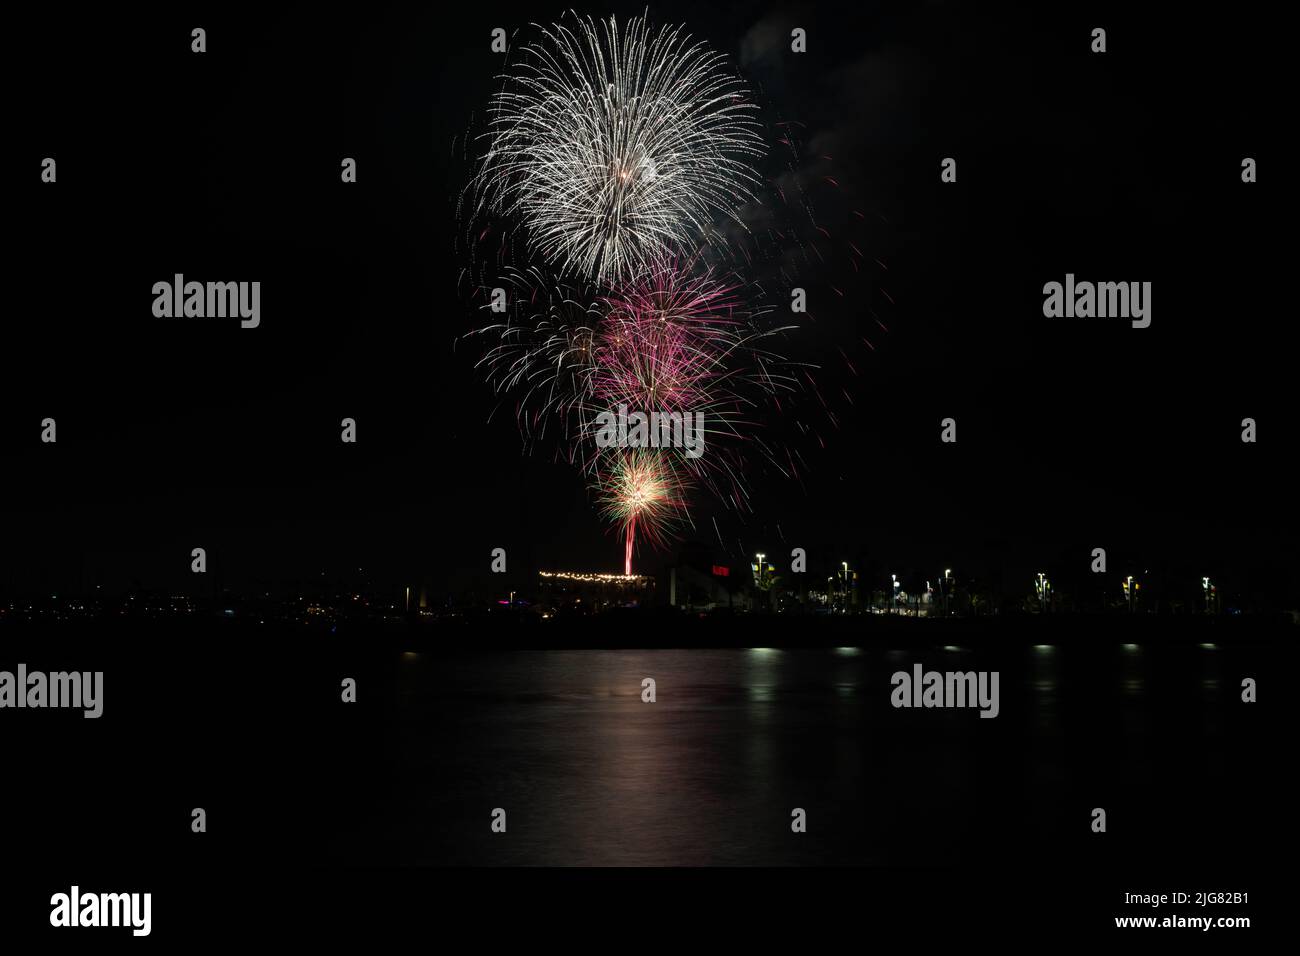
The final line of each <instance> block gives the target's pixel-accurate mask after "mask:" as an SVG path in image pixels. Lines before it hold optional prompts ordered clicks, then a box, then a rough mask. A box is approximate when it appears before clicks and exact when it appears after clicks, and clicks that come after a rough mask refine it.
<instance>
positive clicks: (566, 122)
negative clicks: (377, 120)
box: [477, 18, 763, 283]
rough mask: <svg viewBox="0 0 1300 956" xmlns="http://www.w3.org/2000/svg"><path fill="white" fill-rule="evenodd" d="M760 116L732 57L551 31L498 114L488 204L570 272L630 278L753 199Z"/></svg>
mask: <svg viewBox="0 0 1300 956" xmlns="http://www.w3.org/2000/svg"><path fill="white" fill-rule="evenodd" d="M755 110H756V107H755V105H754V104H753V103H751V102H749V100H748V99H747V95H746V90H745V87H744V85H743V84H742V83H741V81H740V80H739V78H738V77H736V76H735V75H734V74H733V73H731V72H730V71H729V70H728V69H727V68H726V61H725V59H724V58H723V57H722V56H720V55H718V54H715V53H712V52H710V51H709V50H708V48H707V47H706V46H704V44H702V43H692V42H691V39H690V37H688V36H684V35H683V34H682V33H681V31H680V30H671V29H667V28H661V29H658V30H656V29H653V28H652V27H651V26H650V24H649V23H648V22H647V21H646V20H645V19H633V20H631V21H629V22H628V23H627V25H626V26H625V27H623V28H620V27H619V25H618V23H617V22H616V21H615V20H614V19H613V18H610V19H609V20H607V21H604V22H602V23H600V24H597V23H596V22H595V21H593V20H590V19H581V18H575V19H574V21H573V23H572V24H571V25H568V24H555V25H552V26H550V27H545V28H542V30H541V38H540V39H539V40H537V41H535V42H532V43H529V44H528V45H526V46H525V47H524V48H523V50H522V53H521V56H520V59H519V61H518V62H517V63H516V64H515V66H514V68H513V70H512V71H511V72H510V73H509V74H508V75H507V76H506V77H505V78H504V85H503V88H502V90H501V92H500V93H499V94H498V95H497V97H496V99H495V101H494V102H493V104H492V107H491V110H490V117H491V120H490V130H489V132H488V133H487V134H486V138H487V141H488V152H487V156H486V161H485V162H484V165H483V169H482V171H481V173H480V175H479V177H478V181H477V186H478V189H479V196H480V201H481V202H483V203H486V204H488V205H490V206H491V207H493V208H495V209H497V210H498V211H499V212H500V213H501V215H503V216H506V217H509V218H512V219H513V220H515V221H516V222H517V223H518V224H519V225H520V227H521V228H522V229H523V230H524V231H525V234H526V239H527V241H528V243H529V244H530V246H531V247H532V249H533V250H534V252H535V253H536V254H537V255H538V256H539V257H540V258H542V259H544V260H546V261H548V262H553V263H555V264H556V265H557V267H559V268H560V269H561V270H562V271H564V272H567V273H571V274H574V275H576V276H579V277H582V278H586V279H590V280H594V281H596V282H600V283H610V282H615V281H619V280H626V279H630V278H635V277H636V276H638V275H640V274H642V273H643V272H645V271H646V270H647V269H648V268H650V267H651V266H653V264H654V263H655V262H656V261H658V260H660V259H662V258H663V257H665V256H667V255H676V254H681V253H684V252H688V251H690V250H692V249H693V248H694V247H695V246H696V245H697V244H698V243H700V242H702V241H705V240H706V239H707V238H708V237H710V236H712V235H714V234H715V230H714V219H715V218H716V217H718V216H723V217H730V218H732V219H733V220H734V218H735V210H736V209H737V207H739V206H740V205H742V204H743V203H744V202H745V201H746V200H747V199H748V198H750V197H751V196H752V195H753V193H754V191H755V189H756V187H757V186H758V183H759V180H758V178H757V176H756V175H755V173H754V171H753V165H752V163H753V160H754V159H755V158H757V157H759V156H761V155H762V154H763V141H762V138H761V136H760V135H759V125H758V123H757V121H756V120H755V118H754V112H755Z"/></svg>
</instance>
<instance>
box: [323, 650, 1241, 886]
mask: <svg viewBox="0 0 1300 956" xmlns="http://www.w3.org/2000/svg"><path fill="white" fill-rule="evenodd" d="M1189 651H1190V653H1193V654H1195V655H1196V657H1195V660H1189V661H1188V673H1187V674H1186V675H1181V674H1175V675H1174V676H1173V677H1171V678H1169V682H1170V684H1171V685H1172V686H1175V687H1179V686H1183V685H1184V684H1185V685H1186V686H1187V687H1189V688H1191V689H1192V691H1191V693H1192V695H1193V697H1194V699H1195V700H1197V701H1200V700H1204V699H1206V698H1207V695H1209V694H1211V693H1214V694H1217V693H1218V692H1219V691H1218V687H1219V680H1220V678H1219V674H1218V671H1217V667H1218V665H1217V663H1216V664H1215V669H1214V670H1210V669H1206V668H1208V667H1209V664H1207V663H1206V662H1205V661H1204V660H1203V659H1205V658H1209V659H1211V660H1212V661H1215V662H1217V660H1218V656H1217V655H1214V654H1211V653H1207V652H1205V651H1194V650H1190V649H1189ZM1073 654H1074V651H1072V650H1070V649H1069V648H1062V647H1057V646H1054V645H1037V646H1034V647H1033V648H1021V649H1012V650H1006V651H1002V652H996V651H994V652H990V651H988V650H985V649H980V648H972V649H968V650H963V649H960V648H955V647H953V646H951V645H950V646H947V647H942V648H939V647H932V648H917V649H915V650H899V649H894V650H888V651H886V650H880V649H870V648H868V649H859V648H829V649H825V650H782V649H776V648H751V649H741V650H731V649H695V650H595V651H591V650H573V651H532V652H523V651H521V652H510V653H497V654H490V655H475V656H461V657H451V658H443V657H439V656H438V655H433V654H416V653H406V654H402V655H400V658H398V660H397V666H396V668H395V671H394V676H393V680H394V681H395V682H396V685H397V689H398V691H399V694H398V695H397V696H396V700H397V701H398V703H397V705H396V712H395V713H394V714H393V715H392V717H391V719H390V722H389V723H388V724H386V725H385V727H384V732H383V736H382V739H380V740H377V741H374V742H373V748H374V751H375V752H376V754H377V755H376V756H375V758H374V759H375V760H376V761H377V762H378V763H379V765H380V767H381V770H382V772H377V773H376V776H377V777H378V778H379V779H380V780H382V782H383V785H382V786H378V785H377V786H376V787H375V788H374V789H375V792H374V795H373V796H372V797H371V798H370V800H371V809H370V812H369V813H368V814H361V816H360V819H361V822H360V823H359V824H358V825H357V828H356V830H354V831H350V832H348V833H347V835H346V840H344V844H345V846H346V847H347V848H348V850H347V853H348V854H349V859H353V860H354V861H356V858H358V857H359V858H360V860H361V861H362V862H365V861H370V862H407V863H440V862H446V863H484V864H491V863H513V864H543V865H551V864H555V865H589V864H590V865H621V864H627V865H660V864H665V865H704V864H800V863H807V864H815V863H828V862H831V863H882V862H912V861H913V857H912V855H913V854H916V853H920V854H921V855H922V857H923V858H924V860H925V862H927V863H934V864H945V863H952V862H956V861H958V860H964V859H969V858H970V857H971V855H972V853H974V852H975V851H974V849H973V847H972V840H975V841H976V842H978V841H979V839H981V836H980V834H989V835H988V836H987V837H983V838H985V839H988V840H995V837H994V836H993V835H992V833H991V831H990V828H989V827H987V826H985V825H984V824H983V822H982V821H985V820H986V819H987V818H988V817H989V815H990V814H992V815H993V816H998V815H999V814H1005V813H1007V812H1008V811H1007V810H1006V807H1008V806H1011V805H1014V806H1020V805H1022V804H1024V805H1025V806H1027V807H1029V808H1031V809H1029V810H1027V811H1026V812H1025V813H1024V814H1023V819H1021V818H1017V820H1016V821H1015V823H1014V825H1016V826H1021V827H1029V828H1049V827H1051V826H1053V825H1055V823H1054V818H1053V817H1052V815H1051V812H1050V807H1052V806H1056V805H1058V804H1060V802H1061V800H1062V799H1063V797H1062V794H1061V791H1062V788H1063V787H1065V786H1067V785H1068V784H1070V783H1071V782H1072V781H1073V780H1074V779H1075V777H1076V774H1074V773H1067V767H1068V766H1069V764H1067V760H1070V759H1073V760H1075V761H1078V760H1080V759H1083V758H1081V757H1080V755H1079V754H1080V748H1081V747H1085V746H1092V747H1096V748H1097V753H1098V755H1099V756H1098V757H1097V761H1098V763H1097V767H1096V768H1094V775H1096V774H1101V775H1105V774H1114V775H1115V776H1116V778H1117V779H1120V780H1123V779H1129V778H1132V777H1133V776H1134V775H1137V774H1141V773H1147V774H1149V773H1151V771H1150V769H1149V768H1146V769H1144V764H1146V763H1149V760H1150V754H1151V753H1153V752H1155V753H1159V748H1160V746H1162V745H1161V744H1160V741H1159V740H1157V739H1156V738H1157V736H1158V735H1157V734H1156V732H1155V730H1154V729H1153V726H1152V720H1151V714H1152V713H1153V712H1156V711H1159V710H1160V709H1161V708H1160V707H1158V706H1156V704H1154V703H1153V702H1150V701H1149V700H1147V699H1146V694H1147V676H1148V669H1149V667H1150V661H1149V659H1148V658H1149V656H1150V655H1148V654H1147V653H1146V651H1145V650H1144V649H1143V648H1141V647H1138V646H1136V645H1125V646H1123V648H1121V649H1119V650H1118V651H1117V650H1116V649H1115V648H1114V645H1112V646H1111V650H1110V651H1109V656H1107V654H1105V653H1102V652H1097V653H1096V654H1095V655H1094V656H1093V657H1092V658H1089V659H1088V661H1092V663H1088V662H1087V661H1085V662H1084V664H1083V665H1081V666H1076V664H1075V662H1076V660H1078V658H1076V657H1074V656H1072V655H1073ZM1096 661H1100V662H1101V663H1096ZM918 662H919V663H921V664H922V665H923V667H924V669H926V670H933V669H937V670H944V669H961V670H988V669H994V670H999V672H1000V673H1001V692H1000V694H1001V701H1000V715H999V717H998V718H997V719H994V720H982V719H979V718H978V716H977V711H976V710H974V709H971V710H955V709H934V710H926V709H920V710H912V709H895V708H893V707H892V706H891V705H890V696H891V691H892V685H891V683H890V676H891V674H893V673H894V672H895V671H897V670H909V671H910V668H911V666H912V665H913V664H914V663H918ZM1072 674H1073V675H1074V676H1073V677H1072V676H1071V675H1072ZM1184 676H1185V679H1184ZM647 677H649V678H653V679H654V681H655V696H656V699H655V702H654V703H645V702H643V700H642V693H643V688H642V681H643V680H644V679H645V678H647ZM1162 679H1163V678H1162ZM1115 687H1118V688H1119V689H1120V691H1121V695H1122V696H1121V698H1118V699H1117V698H1114V697H1113V693H1114V692H1113V691H1111V690H1108V688H1115ZM1211 688H1213V690H1212V689H1211ZM1119 706H1122V707H1123V708H1124V709H1122V710H1116V709H1115V708H1116V707H1119ZM1197 723H1200V724H1201V725H1202V726H1203V727H1204V729H1205V730H1206V732H1207V733H1208V732H1212V731H1214V729H1215V728H1214V726H1213V725H1212V724H1209V723H1208V722H1207V721H1204V720H1203V721H1199V722H1197ZM1072 727H1073V728H1074V731H1071V728H1072ZM1075 731H1077V732H1075ZM1192 736H1193V737H1194V736H1195V735H1194V734H1193V735H1192ZM1067 738H1068V739H1070V740H1073V741H1075V743H1073V744H1072V745H1071V747H1070V748H1067V747H1066V740H1067ZM1081 742H1082V743H1081ZM1089 779H1091V778H1089ZM1004 788H1010V789H1007V790H1006V792H1005V793H1004V792H1003V789H1004ZM990 801H992V802H990ZM1008 801H1010V802H1008ZM494 807H503V808H505V809H506V810H507V812H508V815H509V816H508V819H509V828H508V837H500V838H494V836H493V834H491V833H490V830H489V828H488V826H487V823H486V821H487V820H488V813H489V811H490V810H491V809H492V808H494ZM794 807H801V808H804V809H806V810H807V812H808V820H809V827H808V831H807V833H804V834H799V835H795V834H792V833H791V832H790V829H789V819H790V811H791V810H792V809H793V808H794ZM882 821H887V825H884V826H882V825H881V822H882ZM498 836H499V835H498ZM341 839H342V838H341Z"/></svg>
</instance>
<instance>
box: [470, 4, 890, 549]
mask: <svg viewBox="0 0 1300 956" xmlns="http://www.w3.org/2000/svg"><path fill="white" fill-rule="evenodd" d="M535 31H536V34H537V35H536V38H535V39H533V40H531V41H528V42H526V43H524V44H523V45H522V47H520V49H519V52H518V53H517V55H512V61H511V64H510V66H508V67H507V71H506V73H505V75H504V76H503V77H502V78H501V87H500V90H499V92H498V93H497V94H496V96H495V97H494V98H493V101H492V103H491V105H490V108H489V111H488V114H487V120H486V130H485V131H484V132H482V133H481V134H480V135H478V136H476V137H472V138H470V137H467V142H475V143H477V144H479V150H478V151H477V154H476V155H475V156H474V157H473V159H472V160H471V161H472V162H474V163H475V169H474V172H473V174H472V176H471V181H470V185H469V187H468V188H467V189H466V191H465V193H464V194H463V196H462V202H461V214H462V219H463V221H464V222H465V233H464V235H465V238H466V240H467V243H468V246H469V249H470V251H471V252H472V254H473V263H472V265H471V266H470V267H469V268H467V269H466V271H465V273H464V275H465V276H466V278H467V280H468V281H467V292H468V293H469V297H470V298H471V300H472V301H474V303H475V305H476V308H477V309H478V311H480V313H481V314H482V315H484V316H489V317H490V321H489V322H488V323H487V324H484V325H482V326H481V327H479V328H477V329H476V330H475V331H474V332H473V333H471V337H472V338H474V339H476V340H478V341H479V342H480V343H481V346H482V348H481V355H480V358H479V360H478V368H479V370H480V371H481V372H482V373H483V375H484V377H485V378H486V379H487V381H488V383H489V384H490V385H491V386H492V388H493V389H494V391H495V392H496V394H497V395H498V397H499V398H500V400H501V402H500V405H499V406H498V408H500V409H502V410H504V408H506V407H510V406H513V413H514V417H515V419H516V421H517V423H518V427H519V430H520V433H521V435H522V436H523V439H524V443H525V446H526V448H528V449H529V450H533V449H536V448H538V447H541V446H543V445H545V446H546V447H548V448H553V449H554V453H555V455H556V457H558V458H561V459H563V460H566V461H568V462H569V463H571V464H573V465H574V466H576V467H578V468H580V469H581V471H582V472H583V474H584V475H585V476H586V480H587V482H588V484H589V486H590V488H591V490H592V492H593V495H594V497H595V498H596V500H597V501H598V503H599V505H600V510H601V513H602V514H603V516H604V517H605V518H606V519H608V520H610V521H612V522H613V523H614V524H615V526H616V527H617V528H618V529H619V530H620V533H621V535H622V537H623V540H624V545H625V552H626V553H625V560H624V567H625V569H626V571H627V573H631V559H632V554H633V552H634V550H635V548H636V547H637V546H638V543H639V542H645V543H647V544H648V545H650V546H652V547H662V546H663V545H665V544H666V543H667V542H668V541H669V540H670V539H671V538H672V537H673V536H674V534H675V533H676V532H678V531H680V530H681V529H682V528H683V527H684V526H689V525H691V524H692V521H691V515H690V509H689V502H688V497H689V492H691V491H694V490H699V491H701V492H704V493H707V494H708V495H710V496H712V497H713V498H714V499H715V500H717V501H718V502H720V503H721V504H722V505H723V506H724V507H726V508H729V509H734V510H735V511H736V512H738V513H747V512H750V511H751V510H752V509H751V507H750V502H749V499H750V490H749V482H748V481H747V479H746V475H747V473H749V474H751V475H752V474H753V469H752V467H751V466H752V464H753V462H754V461H755V460H758V461H760V462H762V463H763V465H764V467H765V468H766V467H770V468H771V469H772V470H773V471H775V472H777V473H779V474H782V475H786V476H789V475H791V474H795V473H797V471H798V467H799V466H798V463H797V459H798V458H799V452H798V451H797V450H792V449H791V448H790V447H789V446H788V443H785V442H777V443H773V442H771V441H769V440H767V439H765V438H764V437H763V433H764V423H765V422H767V421H770V419H771V418H772V417H773V416H772V412H773V410H779V411H781V412H782V413H785V412H786V410H787V404H785V402H784V398H783V396H787V395H790V394H791V393H795V392H802V391H809V390H811V391H813V392H817V397H818V399H819V400H820V408H821V410H822V411H823V412H824V413H825V414H826V415H827V417H828V418H829V419H830V420H831V422H832V424H837V423H836V422H835V421H834V417H833V413H832V412H830V410H829V409H828V407H827V403H826V401H825V399H824V397H823V396H822V395H821V393H820V392H819V391H818V384H817V383H816V381H815V380H814V378H813V376H812V375H811V374H810V370H811V366H810V365H809V364H808V363H799V362H793V361H791V360H789V359H787V358H786V357H784V356H783V355H782V354H781V352H780V349H781V347H782V343H783V341H784V340H785V339H786V337H787V334H788V333H790V332H792V331H793V330H794V329H795V328H796V326H795V325H794V324H792V323H785V324H782V323H780V322H778V321H776V319H775V316H776V315H777V314H778V309H781V308H785V309H788V308H789V306H788V302H789V299H788V290H789V288H790V286H791V285H792V284H793V283H792V281H791V280H792V273H791V270H792V269H797V268H798V264H799V263H800V262H806V261H810V260H811V259H813V258H814V257H816V258H817V259H821V257H822V253H821V251H820V250H819V249H818V248H817V243H818V242H819V241H820V240H822V239H823V238H825V237H829V233H828V232H827V231H826V230H825V229H824V228H822V227H820V226H819V225H818V224H817V221H816V217H815V216H814V215H813V213H812V209H811V207H810V205H809V204H808V203H807V201H806V199H805V198H804V197H803V193H802V187H801V186H799V182H798V177H797V176H795V175H794V174H793V172H792V170H793V167H794V163H795V160H791V159H790V157H792V156H795V155H796V153H797V149H796V146H795V143H794V141H793V140H792V138H791V133H790V131H789V129H788V128H787V125H786V124H776V128H771V127H764V126H763V124H762V123H761V122H760V117H759V113H758V108H757V106H756V104H755V103H754V102H752V101H751V100H750V99H749V96H748V92H747V90H746V88H745V86H744V84H743V82H742V81H741V80H740V78H739V77H738V76H736V75H735V74H734V73H733V72H732V71H731V69H730V67H729V66H728V64H727V60H726V59H725V58H724V57H722V56H721V55H719V54H717V53H714V52H712V51H710V50H709V49H708V48H707V47H706V46H705V45H704V44H702V43H699V42H693V41H692V40H691V38H690V37H689V36H687V35H685V34H684V33H683V31H682V29H681V28H666V27H654V26H652V25H651V24H650V23H649V22H647V21H646V20H645V19H644V18H638V19H633V20H631V21H629V22H627V23H626V24H624V25H620V24H619V23H618V22H617V21H616V20H615V19H613V18H610V19H608V20H605V21H599V22H597V21H594V20H591V19H589V18H584V17H580V16H577V15H576V14H570V15H568V16H567V17H566V18H565V20H564V22H562V23H558V24H551V25H549V26H537V27H535ZM765 134H766V135H767V136H768V137H769V138H772V139H773V140H774V141H775V143H776V145H777V146H778V149H777V150H776V151H775V152H774V151H770V150H768V149H767V146H766V142H765V139H764V135H765ZM769 158H770V159H773V160H776V161H778V162H785V163H787V164H788V165H787V166H786V167H785V168H784V169H783V170H781V171H779V172H778V173H777V174H776V175H765V174H761V173H760V172H759V169H758V165H757V164H758V163H759V161H760V160H765V159H769ZM826 159H827V157H821V158H820V159H819V162H823V161H825V160H826ZM822 178H823V179H825V180H826V181H828V182H830V183H831V184H832V185H836V184H835V183H834V180H833V179H831V178H830V177H822ZM791 195H793V196H794V197H795V199H796V201H795V202H794V203H792V202H791ZM746 204H750V206H749V207H747V206H746ZM742 208H746V209H747V212H746V215H745V220H747V221H749V222H752V223H755V224H757V226H758V231H757V232H754V231H751V229H750V228H749V226H747V225H746V221H743V220H742V217H741V215H740V212H741V209H742ZM859 218H860V216H859ZM805 222H806V223H807V224H810V228H811V229H812V230H813V232H812V235H811V236H806V235H804V232H803V231H802V230H801V227H802V225H804V224H805ZM850 245H851V244H850ZM853 252H854V254H855V255H860V254H859V253H857V250H856V248H854V249H853ZM760 260H761V261H763V262H766V263H769V264H770V267H769V270H768V271H769V272H775V274H774V275H768V276H765V277H764V278H763V279H762V280H759V279H757V278H755V277H754V273H755V271H756V270H755V269H754V265H755V262H756V261H760ZM850 265H851V266H852V268H853V269H854V271H855V273H856V272H857V270H858V266H859V263H858V261H857V260H856V259H854V260H852V261H851V262H850ZM494 293H498V294H495V295H494ZM499 293H504V294H503V295H502V294H499ZM493 299H495V300H496V302H497V305H496V306H495V307H494V306H493V305H492V304H491V300H493ZM502 303H504V304H502ZM782 303H786V304H784V305H782ZM867 344H870V343H867ZM846 361H847V359H846ZM789 407H793V406H789ZM615 411H617V412H618V413H619V414H620V415H630V417H631V418H632V419H636V418H637V417H638V416H644V417H646V418H654V419H655V420H656V421H659V420H662V421H664V422H669V421H672V422H677V423H679V427H678V432H677V434H679V435H680V434H681V431H682V429H681V428H680V423H681V422H682V420H683V419H684V420H685V422H687V423H688V429H687V434H688V436H690V437H695V438H696V439H697V440H696V441H694V442H692V443H688V444H690V447H682V443H681V442H680V441H669V440H667V437H666V436H667V434H668V433H667V432H665V440H664V441H662V442H659V441H651V442H648V443H647V442H646V441H645V440H644V439H645V436H644V435H642V434H641V433H640V432H638V430H637V429H636V428H635V427H634V428H632V429H624V430H623V431H620V432H619V441H618V442H617V443H616V445H615V446H614V447H611V446H610V443H609V442H607V441H605V442H602V441H601V440H600V439H601V437H602V434H601V428H602V422H604V421H605V419H606V418H607V416H609V415H610V414H612V413H614V412H615ZM777 417H778V418H781V417H782V416H777ZM785 417H787V418H788V420H787V421H785V422H783V423H782V424H783V425H784V426H785V427H787V428H794V429H798V430H799V432H800V433H801V434H807V433H808V432H809V431H810V429H808V428H807V427H806V426H805V425H804V424H803V422H802V421H801V420H800V419H799V418H798V417H797V416H795V415H789V416H785ZM692 424H693V425H696V426H697V427H698V429H699V434H698V435H696V436H692V435H691V433H690V432H689V425H692ZM650 437H651V438H652V439H653V438H654V437H655V434H654V433H652V434H651V435H650ZM629 439H630V440H629ZM638 439H640V440H638ZM774 447H779V448H780V452H779V454H778V453H774Z"/></svg>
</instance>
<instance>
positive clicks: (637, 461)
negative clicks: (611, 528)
mask: <svg viewBox="0 0 1300 956" xmlns="http://www.w3.org/2000/svg"><path fill="white" fill-rule="evenodd" d="M610 457H611V458H612V459H613V462H612V464H611V467H610V469H609V472H608V474H607V475H606V476H605V477H604V479H603V480H602V481H601V483H600V485H599V487H598V500H599V501H600V507H601V511H602V512H603V513H604V515H605V517H606V518H608V519H609V520H611V521H613V522H614V523H615V524H617V525H618V527H620V528H621V529H622V532H623V541H624V552H623V573H624V574H631V573H632V556H633V553H634V552H635V550H636V544H637V534H638V532H639V533H640V535H641V537H642V538H643V539H645V540H646V542H647V543H649V544H650V545H651V546H652V547H661V546H662V545H663V544H664V542H665V539H666V538H667V536H668V535H670V534H671V533H672V531H673V529H675V528H676V527H677V526H678V525H680V524H681V523H682V522H684V521H686V520H688V518H687V515H686V493H687V490H688V485H689V482H688V480H686V479H683V478H682V476H681V475H680V474H679V473H678V472H677V471H676V470H675V469H674V468H673V467H672V465H671V463H670V462H669V460H668V457H667V456H666V455H664V454H663V453H662V452H660V451H658V450H655V449H646V448H630V449H620V450H618V451H617V452H614V453H613V454H612V455H611V456H610Z"/></svg>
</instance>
